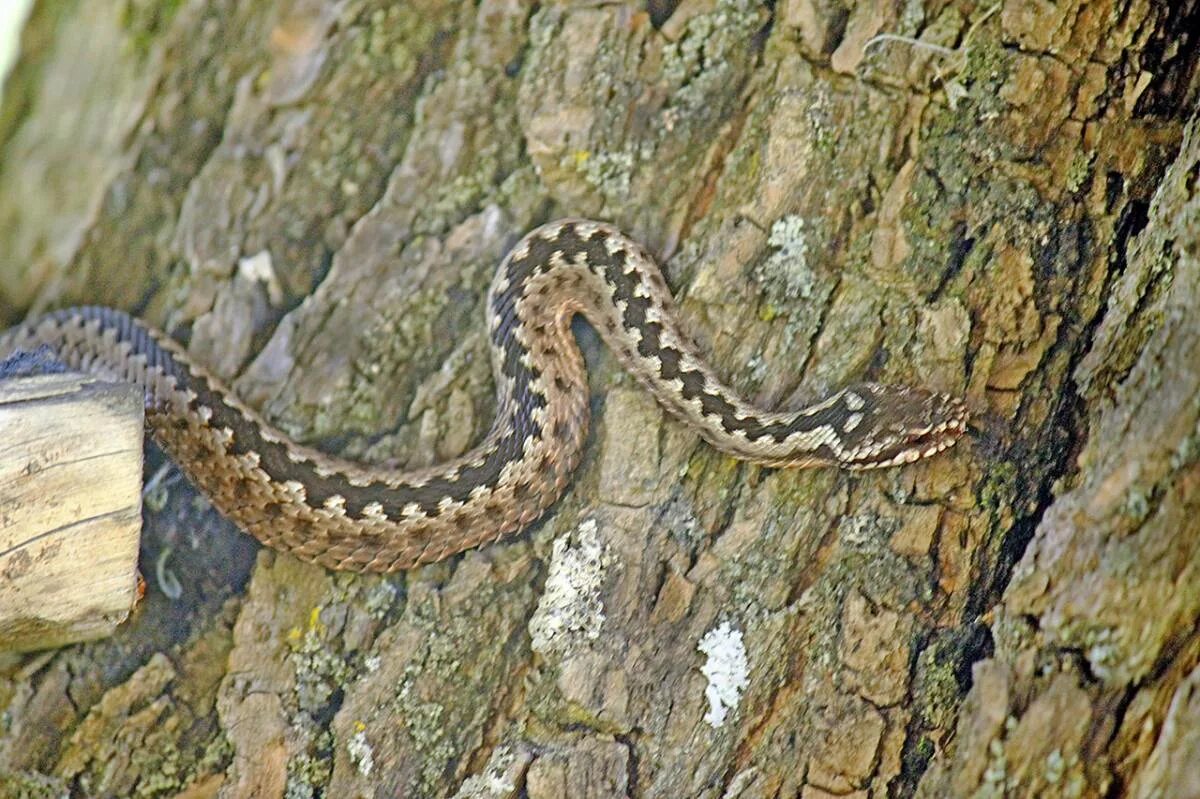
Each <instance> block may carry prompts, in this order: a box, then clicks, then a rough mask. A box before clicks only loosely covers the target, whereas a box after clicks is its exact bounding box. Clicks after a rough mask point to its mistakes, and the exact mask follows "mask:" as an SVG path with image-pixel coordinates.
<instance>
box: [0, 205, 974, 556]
mask: <svg viewBox="0 0 1200 799" xmlns="http://www.w3.org/2000/svg"><path fill="white" fill-rule="evenodd" d="M576 313H581V314H583V315H584V317H586V318H587V319H588V321H589V322H591V323H592V324H593V325H594V326H595V327H596V329H597V330H598V331H599V333H600V335H601V337H602V338H603V339H604V341H605V342H606V343H607V344H608V345H609V346H610V347H611V348H612V349H613V351H614V352H615V353H616V355H617V357H618V358H619V360H620V361H621V363H622V364H623V365H624V366H625V367H626V368H627V369H629V371H630V372H632V373H633V374H634V375H636V376H637V377H638V378H639V379H640V381H641V382H642V384H643V385H644V386H645V387H646V388H647V389H648V390H649V391H650V392H651V393H652V394H653V395H654V396H655V397H656V398H657V399H658V401H659V402H660V403H662V405H663V406H664V407H665V408H666V409H667V410H668V411H670V412H671V413H672V414H674V415H675V416H676V417H678V418H679V419H680V420H682V421H683V422H684V423H685V424H686V425H687V426H688V427H691V428H693V429H695V430H696V431H697V432H699V433H700V435H701V436H703V437H704V438H705V439H707V440H708V441H709V442H710V443H711V444H712V445H713V446H715V447H716V448H717V449H719V450H721V451H723V452H727V453H729V454H731V455H734V456H735V457H738V458H744V459H746V460H750V461H755V462H758V463H763V464H768V465H771V466H814V465H826V464H830V465H837V466H841V467H844V468H850V469H868V468H875V467H882V466H892V465H898V464H903V463H909V462H912V461H915V460H917V459H919V458H922V457H926V456H929V455H933V454H935V453H937V452H940V451H941V450H943V449H946V448H947V447H949V446H951V445H952V444H953V443H954V442H955V441H956V440H957V439H958V437H959V436H960V435H961V434H962V432H963V430H964V428H965V424H966V419H967V412H966V409H965V407H964V406H963V404H962V403H961V402H960V401H958V400H956V399H954V398H951V397H948V396H946V395H943V394H934V393H931V392H927V391H923V390H919V389H910V388H902V387H889V386H880V385H875V384H860V385H855V386H852V387H849V388H846V389H843V390H842V391H839V392H837V393H835V394H833V395H832V396H830V397H828V398H826V399H824V400H822V401H820V402H818V403H816V404H814V405H811V406H809V407H806V408H803V409H801V410H798V411H792V412H767V411H763V410H759V409H757V408H754V407H752V406H750V405H749V404H747V403H746V402H744V401H743V400H742V399H740V398H739V397H738V396H737V395H736V394H735V393H734V392H732V391H731V390H730V389H728V388H727V387H726V386H725V385H724V384H722V383H721V381H720V380H718V379H717V378H716V376H715V375H714V374H713V373H712V371H711V370H710V369H709V367H708V366H707V365H706V364H705V363H704V362H703V361H702V360H701V359H700V357H699V356H698V354H697V353H696V352H695V350H694V348H693V347H692V346H691V344H690V343H689V341H688V339H687V337H686V336H685V335H684V334H683V333H682V331H681V330H680V329H679V327H678V323H677V321H676V315H675V310H674V303H673V301H672V299H671V294H670V291H669V290H668V288H667V285H666V282H665V281H664V280H663V277H662V274H661V272H660V271H659V268H658V266H657V264H656V263H655V261H654V259H653V258H651V257H650V256H649V255H647V254H646V253H645V252H644V251H643V250H642V249H641V247H640V246H638V245H637V244H636V243H635V242H633V241H631V240H630V239H628V238H626V237H625V236H623V235H622V234H621V233H619V232H618V231H617V230H616V229H614V228H613V227H611V226H609V225H605V224H601V223H598V222H591V221H586V220H564V221H561V222H556V223H552V224H549V225H545V226H543V227H541V228H538V229H537V230H535V231H533V232H532V233H530V234H529V235H527V236H526V237H525V238H524V239H522V240H521V242H520V243H518V244H517V246H516V247H515V248H514V249H513V250H512V251H511V252H510V253H509V255H508V256H507V257H506V258H505V259H504V262H503V263H502V264H501V266H500V268H499V270H498V271H497V273H496V276H495V279H494V280H493V282H492V286H491V292H490V294H489V297H488V303H487V323H488V330H489V332H490V335H491V341H492V366H493V373H494V375H495V381H496V393H497V398H498V401H497V408H496V417H495V422H494V423H493V425H492V428H491V431H490V432H489V433H488V434H487V436H486V437H485V438H484V439H483V441H482V442H481V443H480V444H479V446H477V447H475V448H474V449H472V450H471V451H469V452H467V453H466V454H465V455H463V456H461V457H459V458H456V459H454V460H452V461H449V462H447V463H442V464H439V465H437V466H433V467H430V468H425V469H416V470H408V471H404V470H392V469H386V468H382V467H371V466H367V465H363V464H359V463H354V462H351V461H347V460H344V459H341V458H337V457H333V456H330V455H327V454H324V453H321V452H318V451H316V450H313V449H310V448H308V447H304V446H301V445H299V444H297V443H295V442H293V441H291V440H289V439H288V438H287V436H285V435H284V434H283V433H281V432H279V431H278V430H276V429H274V428H272V427H271V426H270V425H268V424H267V423H266V422H265V421H264V420H263V419H262V417H260V416H259V415H258V413H256V412H255V411H254V410H252V409H251V408H248V407H246V406H245V405H244V404H243V403H242V402H240V401H239V400H238V399H237V397H236V396H235V395H234V394H232V393H231V392H230V391H229V390H228V389H227V388H226V387H225V385H224V384H223V383H222V382H221V381H219V380H217V379H216V378H214V377H212V376H211V375H209V374H208V372H207V371H205V370H204V369H203V368H202V367H200V366H199V365H197V364H194V363H192V362H191V360H190V359H189V358H188V356H187V354H186V353H185V352H184V350H183V349H182V348H181V347H180V346H179V345H178V344H177V343H175V342H174V341H173V340H171V339H170V338H168V337H167V336H165V335H164V334H162V333H161V332H159V331H157V330H154V329H152V328H150V327H148V326H146V325H145V324H143V323H142V322H140V321H138V320H136V319H134V318H132V317H130V316H129V315H127V314H125V313H122V312H120V311H116V310H113V309H110V308H100V307H82V308H70V309H66V310H61V311H56V312H53V313H49V314H46V315H44V316H42V317H39V318H37V319H33V320H31V321H29V322H27V323H25V324H24V325H22V326H20V327H17V328H14V329H13V330H10V331H8V332H7V333H4V334H0V358H2V357H4V356H6V355H8V354H10V353H12V352H14V351H17V350H27V351H29V350H34V349H36V348H38V347H39V346H42V345H48V346H49V347H50V348H51V349H52V350H53V351H54V352H55V353H56V354H57V356H58V357H59V358H60V359H61V360H62V361H64V362H65V363H66V364H67V365H68V366H69V367H71V368H75V369H80V370H83V371H87V372H90V373H94V374H97V375H98V376H101V377H103V378H105V379H117V380H127V381H132V382H134V383H136V384H137V385H139V386H141V387H142V388H143V390H144V391H145V397H146V413H147V415H146V419H147V426H148V427H149V429H150V431H151V432H152V434H153V436H154V438H155V439H156V440H157V441H158V442H159V443H160V444H161V445H162V447H163V448H164V449H165V450H166V451H167V452H168V454H169V455H170V456H171V457H172V458H173V459H174V460H175V461H176V462H177V463H178V464H179V465H180V467H181V468H182V469H183V470H184V471H185V472H186V473H187V475H188V476H189V477H190V478H191V480H192V481H193V482H194V483H195V484H196V485H197V486H198V487H199V488H200V490H201V491H203V492H204V493H205V494H207V495H208V497H209V498H210V499H211V501H212V502H213V504H214V505H215V506H216V507H217V508H218V509H219V510H220V511H222V512H223V513H224V514H225V515H227V516H228V517H230V518H231V519H232V520H233V521H234V522H236V523H237V524H238V525H239V526H240V527H241V528H242V529H244V530H245V531H246V532H248V533H250V534H251V535H253V536H255V537H256V538H258V539H259V540H261V541H262V542H263V543H265V544H267V545H268V546H271V547H274V548H276V549H279V550H283V551H286V552H290V553H292V554H294V555H296V556H298V557H300V558H302V559H304V560H309V561H313V562H315V563H319V564H321V565H323V566H326V567H328V568H332V569H352V570H356V571H383V572H387V571H395V570H397V569H406V568H410V567H412V566H416V565H418V564H421V563H429V562H432V561H436V560H440V559H442V558H445V557H448V556H450V555H452V554H454V553H457V552H460V551H462V550H464V549H468V548H470V547H474V546H478V545H480V544H484V543H487V542H491V541H495V540H497V539H499V538H500V537H502V536H504V535H506V534H509V533H512V532H514V531H516V530H520V529H521V528H523V527H525V526H526V525H528V524H529V523H530V522H532V521H534V520H535V519H537V518H538V517H539V516H540V515H541V514H542V513H543V512H544V511H545V510H546V508H548V507H549V506H550V505H551V504H552V503H554V502H555V500H557V499H558V497H559V495H560V494H561V493H562V492H563V490H564V489H565V487H566V484H567V482H568V480H569V479H570V475H571V472H572V471H573V470H574V468H575V466H576V465H577V464H578V462H579V457H580V450H581V447H582V445H583V440H584V435H585V432H586V429H587V424H588V387H587V377H586V374H585V372H584V367H583V361H582V358H581V356H580V353H579V349H578V347H577V346H576V344H575V341H574V339H573V337H572V334H571V330H570V321H571V318H572V317H573V316H574V315H575V314H576Z"/></svg>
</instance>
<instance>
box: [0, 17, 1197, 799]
mask: <svg viewBox="0 0 1200 799" xmlns="http://www.w3.org/2000/svg"><path fill="white" fill-rule="evenodd" d="M1170 5H1171V7H1170V8H1168V7H1167V4H1157V5H1155V4H1151V3H1148V2H1144V1H1143V2H1139V1H1138V0H1130V1H1129V2H1122V1H1121V0H1098V2H1091V3H1083V2H1081V1H1080V0H1075V1H1074V2H1065V3H1058V4H1051V3H1047V2H1039V0H1002V1H1001V2H999V3H996V4H991V3H988V2H983V3H978V4H976V3H972V2H969V1H968V2H942V1H940V0H913V2H906V3H898V2H897V3H849V2H846V3H843V2H839V0H779V2H778V3H775V4H774V5H772V6H765V5H759V4H758V3H755V2H752V0H695V1H694V2H693V0H684V1H683V2H681V3H678V4H675V3H674V2H672V1H671V0H655V1H654V2H650V3H648V4H647V5H645V6H643V5H639V4H629V5H623V4H619V3H569V4H545V5H537V4H535V3H533V2H532V0H528V1H527V0H479V1H478V2H456V1H455V0H411V2H404V3H390V2H382V0H380V1H378V2H372V1H370V0H341V1H340V2H337V1H335V0H326V1H325V2H322V0H291V2H288V1H287V0H274V1H273V2H262V3H244V2H234V0H177V1H176V2H169V3H157V4H156V3H153V2H115V0H113V1H110V2H99V1H95V2H82V0H75V1H74V2H72V0H47V2H43V3H42V4H41V5H40V6H39V7H38V9H37V11H36V13H35V15H34V18H33V19H32V20H31V22H30V23H29V28H28V30H27V33H26V36H25V40H24V48H25V53H24V57H23V61H22V62H21V64H20V66H19V69H18V71H17V72H16V73H15V75H14V78H13V80H12V81H11V82H10V86H9V87H8V90H7V92H6V95H5V107H4V108H3V109H0V148H2V150H0V154H2V159H3V160H2V161H0V253H3V255H2V256H0V320H3V322H4V323H8V322H12V321H15V320H16V319H17V318H19V316H20V315H21V314H23V313H25V312H27V311H29V310H30V309H31V308H41V307H47V306H51V305H59V304H66V303H77V302H98V303H106V304H114V305H118V306H121V307H123V308H127V309H131V310H135V311H138V312H140V313H142V314H144V315H145V316H147V317H149V318H150V319H151V320H152V321H155V322H157V323H159V324H161V325H164V326H166V327H168V328H169V329H170V330H172V331H173V332H174V333H175V334H176V335H178V336H179V337H180V338H181V339H183V340H186V341H187V342H188V343H189V347H190V349H191V351H192V352H193V353H194V354H195V356H196V357H197V358H200V359H202V360H204V361H205V362H207V363H209V364H211V365H212V366H213V368H214V369H216V370H217V371H218V372H220V373H222V374H224V375H226V376H229V377H230V378H232V379H234V381H235V383H236V385H237V387H238V389H239V390H240V391H241V392H242V393H243V394H244V395H245V396H246V397H247V398H248V399H249V400H250V401H252V402H254V403H256V404H258V405H259V406H260V407H262V408H264V409H265V411H266V412H267V413H268V414H269V415H270V416H271V417H272V418H274V419H275V420H276V421H278V422H279V423H280V424H281V425H283V426H284V427H285V428H286V429H288V430H289V431H291V432H292V433H294V434H295V435H297V436H298V437H302V438H304V439H305V440H309V441H313V442H317V443H320V444H322V445H323V446H326V447H328V448H330V449H334V450H338V451H341V452H344V453H349V454H352V455H357V456H361V457H364V458H367V459H377V460H385V459H389V458H398V459H401V460H403V461H407V462H410V463H425V462H430V461H433V460H436V459H440V458H443V457H446V456H450V455H453V454H455V453H457V452H460V451H462V450H463V449H464V448H465V447H466V446H468V444H469V443H470V442H471V441H472V440H473V439H474V438H475V437H477V436H478V435H480V434H481V433H482V432H483V430H484V429H485V428H486V426H487V424H488V422H489V415H490V403H491V385H490V376H489V373H488V365H487V363H488V359H487V354H486V346H485V337H484V335H483V330H482V323H481V319H482V301H483V292H484V291H485V289H486V286H487V283H488V281H489V279H490V276H491V272H492V270H493V269H494V267H495V264H496V263H497V261H498V259H499V258H500V257H501V256H502V255H503V253H504V252H505V250H506V248H507V247H509V246H511V244H512V243H513V242H514V241H515V240H516V238H517V237H518V236H519V235H520V234H521V233H523V232H524V231H526V230H527V229H529V228H531V227H533V226H534V225H535V224H537V223H539V222H541V221H545V220H547V219H550V218H553V217H556V216H560V215H567V214H571V215H585V216H596V217H599V218H604V219H607V220H611V221H613V222H616V223H617V224H619V225H620V226H621V227H623V228H624V229H625V230H626V231H628V232H629V233H630V234H632V235H634V236H635V237H637V238H639V239H641V240H642V241H643V242H645V243H646V244H647V246H648V247H650V248H651V250H653V251H655V252H657V253H658V254H659V255H660V256H661V257H662V258H663V259H664V261H665V264H666V271H667V274H668V278H669V280H670V282H671V284H672V286H673V288H674V289H675V291H676V292H677V294H678V295H679V296H680V297H681V300H682V308H683V310H684V312H685V314H686V315H687V318H688V322H689V324H690V325H691V327H692V329H693V330H694V331H695V334H696V337H697V339H698V340H699V341H700V342H701V344H702V346H703V347H704V348H705V349H706V350H707V351H708V352H710V353H711V354H712V356H713V359H714V361H715V363H717V364H718V365H719V366H720V367H721V370H722V371H723V372H724V373H725V374H727V375H728V376H729V377H730V379H731V380H732V382H733V383H735V384H736V385H738V386H739V387H741V388H742V389H744V390H745V391H746V392H747V393H748V394H749V395H751V396H752V397H753V398H754V399H755V400H757V401H759V402H762V403H764V404H777V405H781V406H783V405H789V404H796V403H798V402H799V401H801V400H802V399H806V398H808V397H810V396H812V395H815V394H817V393H819V392H821V391H823V390H825V389H827V388H830V387H835V386H837V385H839V384H842V383H844V382H848V381H850V380H851V379H855V378H859V377H862V376H867V377H870V378H873V379H879V380H886V381H895V382H915V383H920V384H922V385H926V386H929V387H933V388H937V389H942V390H949V391H953V392H956V393H961V394H965V395H966V396H967V397H969V400H970V402H971V405H972V407H973V408H974V410H975V412H976V416H977V430H976V434H975V435H974V436H973V437H972V439H971V440H970V441H968V442H966V443H965V444H964V445H963V446H960V447H958V448H957V449H955V450H954V451H953V452H952V453H950V454H949V456H947V457H939V458H936V459H933V460H931V461H929V462H925V463H921V464H918V465H915V466H913V467H910V468H906V469H902V470H893V471H887V472H881V473H877V474H866V475H853V476H852V475H847V474H841V473H837V472H834V471H828V470H826V471H809V472H793V471H770V470H764V469H758V468H751V467H746V466H743V465H740V464H738V463H737V462H735V461H732V460H730V459H728V458H725V457H722V456H720V455H717V454H715V453H713V452H712V451H710V450H709V449H707V448H706V447H705V446H703V445H702V444H701V443H700V442H699V441H698V439H697V437H696V436H695V435H693V434H692V433H689V432H688V431H686V430H684V429H681V428H680V427H679V426H678V425H676V424H674V423H673V422H671V421H669V420H667V419H665V418H664V417H663V415H662V414H661V413H660V411H659V410H658V409H657V408H656V407H655V406H654V405H653V404H652V402H651V401H650V400H648V399H647V398H646V397H645V396H644V395H643V394H641V393H640V392H639V391H638V390H637V389H636V388H635V387H634V386H633V384H632V382H631V381H630V380H629V379H628V378H626V377H624V376H622V375H620V374H619V373H617V372H616V371H615V370H614V369H613V368H612V362H611V359H610V358H609V357H608V356H607V355H606V354H604V353H603V352H602V351H601V350H600V348H599V347H598V346H597V344H596V338H595V337H594V335H592V334H591V333H590V332H588V331H587V330H586V329H581V330H580V334H581V338H582V341H583V343H584V346H585V351H586V353H587V357H588V361H589V365H590V367H591V371H592V375H593V377H592V386H593V390H594V396H595V410H596V414H595V417H596V426H595V431H594V435H593V441H592V442H591V444H590V446H589V450H588V454H587V455H586V456H585V459H584V463H583V465H582V468H581V470H580V472H579V474H578V476H577V479H576V481H575V484H574V486H573V488H572V489H571V491H570V492H569V493H568V494H567V496H566V497H564V498H563V500H562V501H561V502H560V503H558V505H557V506H556V507H555V508H554V510H553V511H552V513H551V514H550V515H549V516H548V518H547V519H546V520H545V521H544V522H543V523H542V524H541V525H539V526H538V527H536V528H535V529H533V530H532V531H530V532H529V533H527V534H525V535H523V536H520V537H518V538H517V539H515V540H513V541H511V542H508V543H505V544H501V545H498V546H493V547H488V548H486V549H484V550H481V551H476V552H471V553H468V554H466V555H464V556H461V557H458V558H454V559H452V560H451V561H449V562H446V563H442V564H437V565H434V566H431V567H428V568H424V569H421V570H418V571H414V572H412V573H410V574H407V575H402V576H399V577H394V578H390V579H381V578H370V577H366V578H364V577H353V576H346V575H337V574H331V573H326V572H324V571H322V570H320V569H318V568H315V567H309V566H305V565H302V564H300V563H298V562H297V561H295V560H293V559H291V558H288V557H281V556H276V555H275V554H274V553H271V552H266V551H262V552H259V553H258V554H257V556H255V555H254V554H253V553H254V547H253V546H252V545H251V544H249V543H248V542H247V541H246V540H245V539H244V538H243V537H241V536H239V535H237V534H236V533H234V532H232V531H231V529H230V528H229V527H228V525H226V524H224V523H223V522H221V521H220V520H219V519H216V518H215V517H214V515H213V514H212V513H211V511H207V510H206V509H205V507H204V504H203V502H202V501H198V500H197V499H196V498H195V495H194V494H193V493H191V491H190V490H189V489H188V488H187V487H186V486H184V485H181V484H178V483H177V482H176V483H174V484H172V483H171V480H170V479H169V478H168V480H167V481H166V485H167V490H166V491H165V492H163V491H161V490H160V491H158V492H156V494H155V495H154V496H152V497H151V499H152V500H154V501H152V502H151V503H150V505H151V506H152V507H151V508H150V509H149V510H148V511H147V530H146V533H145V535H144V543H143V547H144V552H143V561H142V562H143V570H144V571H145V573H146V574H147V576H148V579H149V582H150V584H151V589H152V590H151V592H150V595H149V596H148V598H147V600H146V601H145V602H144V603H143V605H142V607H141V609H140V612H139V613H138V614H137V615H136V617H135V618H134V619H133V620H131V622H130V623H129V624H128V625H126V627H125V628H124V629H122V630H121V631H120V632H119V634H118V635H116V636H115V637H114V638H112V639H111V640H108V641H105V642H100V643H95V644H88V645H82V646H77V647H72V648H69V649H67V650H64V651H60V652H54V653H49V654H46V655H43V656H41V657H36V658H29V657H23V658H12V659H10V660H8V661H6V662H5V663H4V666H3V668H4V671H3V674H4V680H3V683H0V702H2V703H3V705H4V707H5V712H4V717H3V724H4V736H3V739H2V740H0V768H2V769H3V773H2V775H0V795H5V796H8V795H12V796H29V797H33V796H58V795H61V794H63V793H64V792H69V793H71V794H72V795H84V796H87V795H95V796H139V797H150V796H155V797H157V796H186V797H193V798H195V797H208V796H223V797H251V796H254V797H275V796H288V797H291V798H293V799H298V798H299V797H310V796H311V797H316V796H326V797H352V796H369V797H390V796H420V797H424V796H429V797H451V796H454V797H461V798H462V799H465V798H466V797H473V798H476V799H483V798H485V797H487V798H490V799H499V798H500V797H528V798H529V799H554V798H556V797H624V796H630V797H713V798H714V799H716V798H717V797H722V798H724V799H734V798H735V797H738V798H740V799H758V798H759V797H762V798H763V799H766V798H767V797H788V798H791V797H804V799H817V797H825V796H854V797H868V796H870V797H883V796H911V795H921V796H931V797H935V796H1000V795H1014V796H1114V795H1126V794H1127V795H1131V796H1146V797H1151V796H1160V797H1165V796H1178V797H1186V796H1196V795H1197V794H1200V767H1197V766H1196V764H1197V763H1200V627H1198V625H1197V618H1198V617H1200V575H1198V574H1197V572H1198V570H1200V522H1198V521H1197V519H1198V518H1200V399H1198V398H1200V355H1198V353H1200V322H1197V317H1196V311H1195V309H1196V308H1197V307H1200V180H1198V179H1197V175H1200V130H1198V129H1197V128H1198V127H1200V124H1198V123H1197V122H1196V121H1195V120H1194V118H1191V120H1190V119H1189V117H1190V115H1191V114H1192V113H1193V111H1194V109H1195V107H1196V100H1197V96H1198V94H1200V92H1198V89H1200V86H1198V82H1197V76H1196V69H1195V68H1196V58H1197V56H1196V53H1197V51H1198V47H1197V42H1196V41H1195V39H1194V36H1195V34H1194V30H1195V29H1196V28H1197V26H1198V25H1200V10H1198V8H1197V6H1196V4H1195V3H1194V2H1184V3H1173V4H1170ZM884 33H888V34H897V35H903V36H908V37H915V38H918V39H920V40H921V41H922V42H923V43H924V44H914V43H911V42H903V41H897V40H894V39H893V40H886V41H881V42H874V43H872V42H871V38H872V37H873V36H875V35H877V34H884ZM927 45H938V46H940V47H941V48H944V49H942V50H934V49H930V48H929V47H928V46H927ZM173 578H174V579H175V580H177V581H178V584H174V583H173V582H172V579H173ZM171 597H174V598H171Z"/></svg>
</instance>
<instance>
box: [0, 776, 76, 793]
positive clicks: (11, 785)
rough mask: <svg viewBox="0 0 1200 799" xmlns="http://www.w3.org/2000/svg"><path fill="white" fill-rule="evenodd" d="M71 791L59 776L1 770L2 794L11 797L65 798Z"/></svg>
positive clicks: (0, 791)
mask: <svg viewBox="0 0 1200 799" xmlns="http://www.w3.org/2000/svg"><path fill="white" fill-rule="evenodd" d="M70 795H71V792H70V791H69V790H68V789H67V785H66V783H65V782H63V781H62V780H61V779H59V778H57V777H51V776H49V775H47V774H41V773H38V772H36V771H0V796H4V797H8V798H9V799H65V797H67V796H70Z"/></svg>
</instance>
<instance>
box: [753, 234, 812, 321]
mask: <svg viewBox="0 0 1200 799" xmlns="http://www.w3.org/2000/svg"><path fill="white" fill-rule="evenodd" d="M813 238H814V237H813V231H812V229H811V228H810V227H809V225H808V223H807V222H806V221H805V220H804V218H803V217H801V216H798V215H795V214H793V215H790V216H785V217H782V218H781V219H779V220H777V221H776V222H775V224H773V225H771V233H770V235H769V236H768V237H767V244H768V245H770V246H771V247H774V248H775V252H773V253H772V254H771V255H770V256H768V257H767V258H766V259H765V260H763V261H762V262H761V263H759V264H758V266H756V267H755V268H754V278H755V280H757V281H758V282H759V283H760V284H762V286H763V287H764V288H765V289H766V290H767V291H768V294H769V295H770V296H771V297H772V300H773V302H775V303H777V304H780V305H788V304H789V303H790V302H791V301H794V300H796V299H809V298H810V297H812V295H813V292H814V290H815V288H816V285H817V282H818V277H817V275H816V274H815V273H814V272H813V269H812V265H811V264H810V263H809V261H808V254H809V251H810V250H811V249H813V248H814V247H816V246H819V245H817V244H816V243H815V242H814V241H813Z"/></svg>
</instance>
